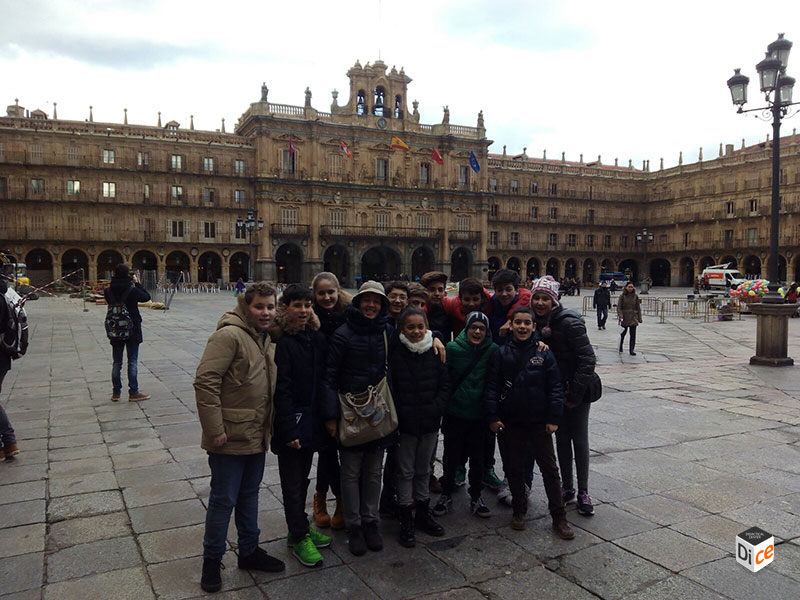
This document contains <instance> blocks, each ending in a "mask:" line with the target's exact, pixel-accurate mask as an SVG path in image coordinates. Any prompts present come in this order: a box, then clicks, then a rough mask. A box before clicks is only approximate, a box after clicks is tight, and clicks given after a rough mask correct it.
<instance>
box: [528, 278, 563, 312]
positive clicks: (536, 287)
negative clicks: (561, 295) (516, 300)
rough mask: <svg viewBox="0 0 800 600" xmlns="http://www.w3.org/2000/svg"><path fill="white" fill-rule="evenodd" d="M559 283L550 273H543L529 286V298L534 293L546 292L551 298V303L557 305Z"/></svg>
mask: <svg viewBox="0 0 800 600" xmlns="http://www.w3.org/2000/svg"><path fill="white" fill-rule="evenodd" d="M558 288H559V283H558V282H557V281H556V280H555V279H553V278H552V277H551V276H550V275H545V276H544V277H540V278H539V279H537V280H536V281H535V282H534V284H533V287H532V288H531V298H533V295H534V294H547V295H548V296H550V297H551V298H552V299H553V304H554V305H555V306H558Z"/></svg>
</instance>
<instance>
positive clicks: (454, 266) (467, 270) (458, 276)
mask: <svg viewBox="0 0 800 600" xmlns="http://www.w3.org/2000/svg"><path fill="white" fill-rule="evenodd" d="M450 273H451V274H450V281H461V280H462V279H466V278H467V277H469V276H470V275H471V274H472V253H471V252H470V251H469V250H467V249H466V248H456V249H455V251H454V252H453V255H452V257H451V258H450Z"/></svg>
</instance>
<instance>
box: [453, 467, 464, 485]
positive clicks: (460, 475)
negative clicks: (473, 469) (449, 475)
mask: <svg viewBox="0 0 800 600" xmlns="http://www.w3.org/2000/svg"><path fill="white" fill-rule="evenodd" d="M466 480H467V467H466V466H465V465H458V466H457V467H456V474H455V477H454V478H453V483H455V485H456V487H461V486H462V485H464V483H465V482H466Z"/></svg>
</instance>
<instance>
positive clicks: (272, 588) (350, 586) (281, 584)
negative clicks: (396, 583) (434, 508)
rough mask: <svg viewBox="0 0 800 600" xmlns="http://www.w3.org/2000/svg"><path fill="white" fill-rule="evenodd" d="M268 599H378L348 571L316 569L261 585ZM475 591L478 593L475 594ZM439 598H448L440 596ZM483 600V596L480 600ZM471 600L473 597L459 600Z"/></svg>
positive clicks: (343, 569)
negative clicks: (323, 597)
mask: <svg viewBox="0 0 800 600" xmlns="http://www.w3.org/2000/svg"><path fill="white" fill-rule="evenodd" d="M261 589H262V590H264V592H265V593H266V594H267V597H268V598H292V599H293V600H316V599H317V598H319V597H320V594H321V591H322V590H324V596H325V598H326V600H372V599H377V598H379V596H377V595H376V594H375V593H374V592H373V591H372V590H370V589H369V588H368V587H367V586H366V585H364V583H363V582H362V581H361V580H360V579H359V578H358V577H356V575H355V574H354V573H353V572H352V571H351V570H350V569H348V568H347V567H345V566H339V567H333V568H331V569H315V570H313V571H309V570H308V569H306V571H305V574H303V575H298V576H296V577H284V578H281V579H277V580H275V581H271V582H269V583H265V584H261ZM473 591H474V590H473ZM437 597H438V598H446V596H442V595H437ZM479 597H480V598H483V597H482V596H479ZM459 598H461V600H469V598H470V597H469V596H459Z"/></svg>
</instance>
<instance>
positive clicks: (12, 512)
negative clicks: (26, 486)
mask: <svg viewBox="0 0 800 600" xmlns="http://www.w3.org/2000/svg"><path fill="white" fill-rule="evenodd" d="M44 509H45V501H44V500H28V501H26V502H15V503H13V504H4V505H3V507H2V508H0V529H5V528H6V527H17V526H18V525H29V524H31V523H44V521H45V514H44Z"/></svg>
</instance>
